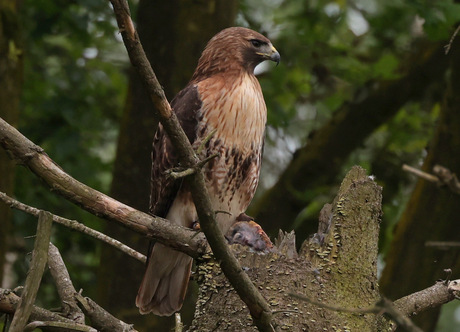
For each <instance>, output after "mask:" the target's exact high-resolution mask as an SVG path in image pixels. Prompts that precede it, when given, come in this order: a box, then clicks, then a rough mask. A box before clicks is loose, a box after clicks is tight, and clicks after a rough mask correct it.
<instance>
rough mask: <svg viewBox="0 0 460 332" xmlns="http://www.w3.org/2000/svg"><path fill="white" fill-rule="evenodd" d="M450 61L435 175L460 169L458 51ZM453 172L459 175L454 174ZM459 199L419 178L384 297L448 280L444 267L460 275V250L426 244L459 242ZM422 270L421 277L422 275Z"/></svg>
mask: <svg viewBox="0 0 460 332" xmlns="http://www.w3.org/2000/svg"><path fill="white" fill-rule="evenodd" d="M447 58H448V59H449V61H450V68H451V71H450V75H449V77H448V82H447V88H446V91H445V100H444V103H443V104H442V109H441V115H440V119H439V122H438V125H437V128H436V132H435V135H434V138H433V140H432V142H431V144H430V146H429V150H428V155H427V157H426V159H425V162H424V165H423V168H422V170H424V171H426V172H431V171H432V169H433V167H434V166H435V165H436V164H439V165H442V166H444V167H447V168H448V169H450V170H458V169H460V154H459V151H460V130H459V128H460V106H459V105H460V95H459V93H458V91H460V80H459V77H460V62H459V58H460V48H459V47H458V45H456V46H455V45H454V48H453V49H452V50H451V52H450V53H449V55H448V57H447ZM454 172H455V171H454ZM459 215H460V204H459V198H458V196H457V195H456V194H454V193H452V192H451V191H450V190H449V189H448V188H439V187H437V186H436V185H434V184H433V183H430V182H428V181H426V180H423V179H420V180H418V182H417V185H416V187H415V189H414V191H413V193H412V195H411V198H410V200H409V202H408V203H407V208H406V210H405V212H404V213H403V215H402V217H401V219H400V221H399V223H398V225H397V228H396V230H395V235H394V239H393V241H392V243H391V247H390V250H389V252H388V255H387V258H386V267H385V269H384V271H383V275H382V278H381V281H380V284H381V288H382V292H383V294H385V295H386V296H388V297H390V298H392V299H394V298H397V297H400V296H404V295H407V294H410V293H412V292H413V291H415V290H417V289H421V288H424V287H426V286H427V285H431V284H433V282H434V281H435V280H437V279H439V278H443V277H445V275H444V273H443V272H442V271H443V269H445V268H451V269H452V270H453V271H458V269H459V268H460V259H459V257H458V253H457V251H456V250H447V251H446V250H440V249H439V248H436V247H428V246H426V245H425V244H426V242H427V241H457V242H458V241H460V233H459V232H458V216H459ZM422 271H423V273H421V272H422ZM438 314H439V308H436V309H434V310H431V311H429V312H427V313H425V314H424V315H423V316H422V315H421V316H420V317H419V319H416V320H415V321H416V322H417V323H418V324H419V326H420V327H421V328H422V329H423V330H424V331H432V330H433V329H434V327H435V325H436V321H437V317H438Z"/></svg>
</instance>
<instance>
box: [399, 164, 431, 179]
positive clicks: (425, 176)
mask: <svg viewBox="0 0 460 332" xmlns="http://www.w3.org/2000/svg"><path fill="white" fill-rule="evenodd" d="M402 169H403V171H406V172H409V173H412V174H415V175H417V176H418V177H420V178H422V179H425V180H427V181H430V182H433V183H439V179H438V178H437V177H436V176H434V175H431V174H430V173H426V172H424V171H421V170H419V169H417V168H415V167H412V166H409V165H406V164H404V165H403V166H402Z"/></svg>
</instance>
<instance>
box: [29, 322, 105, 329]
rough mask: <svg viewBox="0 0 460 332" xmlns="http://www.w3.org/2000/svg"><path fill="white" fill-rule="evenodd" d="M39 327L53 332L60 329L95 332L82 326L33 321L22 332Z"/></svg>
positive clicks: (88, 327)
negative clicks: (49, 328) (50, 329)
mask: <svg viewBox="0 0 460 332" xmlns="http://www.w3.org/2000/svg"><path fill="white" fill-rule="evenodd" d="M41 327H51V328H53V331H54V328H60V329H64V330H65V331H82V332H97V330H96V329H95V328H92V327H91V326H88V325H84V324H78V323H64V322H52V321H44V322H42V321H35V322H32V323H29V324H27V326H26V327H25V328H24V332H32V331H34V330H35V329H36V328H41Z"/></svg>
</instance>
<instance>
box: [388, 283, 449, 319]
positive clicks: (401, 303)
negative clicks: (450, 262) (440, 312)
mask: <svg viewBox="0 0 460 332" xmlns="http://www.w3.org/2000/svg"><path fill="white" fill-rule="evenodd" d="M452 282H458V280H454V281H452ZM454 299H455V295H454V294H453V292H452V291H451V290H450V289H449V284H448V283H446V282H437V283H436V284H434V285H433V286H431V287H429V288H426V289H424V290H421V291H419V292H416V293H413V294H410V295H407V296H405V297H402V298H400V299H399V300H396V301H394V305H395V307H396V309H398V310H399V311H400V312H401V313H402V314H404V315H406V316H409V317H410V316H414V315H417V314H418V313H420V312H422V311H425V310H427V309H430V308H436V307H439V306H440V305H442V304H444V303H447V302H450V301H452V300H454Z"/></svg>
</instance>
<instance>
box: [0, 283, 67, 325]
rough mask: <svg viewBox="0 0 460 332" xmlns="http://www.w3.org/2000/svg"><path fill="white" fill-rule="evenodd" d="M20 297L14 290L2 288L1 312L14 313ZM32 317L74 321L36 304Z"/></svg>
mask: <svg viewBox="0 0 460 332" xmlns="http://www.w3.org/2000/svg"><path fill="white" fill-rule="evenodd" d="M20 299H21V298H20V297H19V296H17V295H16V294H15V293H14V292H13V291H12V290H10V289H4V288H0V312H5V313H8V314H14V312H15V310H16V308H17V306H18V304H19V301H20ZM30 319H31V320H38V321H53V322H67V323H73V322H72V321H71V320H70V319H67V318H64V317H62V316H61V315H59V314H58V313H56V312H52V311H49V310H46V309H43V308H40V307H36V306H32V312H31V314H30Z"/></svg>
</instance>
